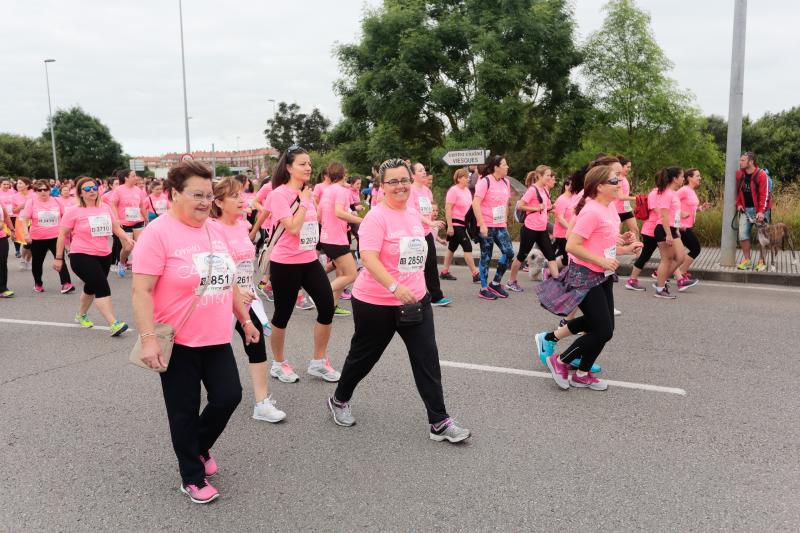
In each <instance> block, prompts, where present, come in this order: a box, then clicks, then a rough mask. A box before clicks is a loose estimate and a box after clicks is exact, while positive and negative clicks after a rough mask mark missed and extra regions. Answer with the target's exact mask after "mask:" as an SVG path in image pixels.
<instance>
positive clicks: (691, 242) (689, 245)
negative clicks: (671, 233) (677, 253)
mask: <svg viewBox="0 0 800 533" xmlns="http://www.w3.org/2000/svg"><path fill="white" fill-rule="evenodd" d="M681 241H683V245H684V246H685V247H686V249H687V250H689V257H691V258H692V259H697V256H699V255H700V241H699V240H698V239H697V235H695V234H694V231H692V228H683V229H681Z"/></svg>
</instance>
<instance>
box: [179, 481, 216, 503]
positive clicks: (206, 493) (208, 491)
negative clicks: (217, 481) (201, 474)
mask: <svg viewBox="0 0 800 533" xmlns="http://www.w3.org/2000/svg"><path fill="white" fill-rule="evenodd" d="M181 492H182V493H184V494H186V495H187V496H188V497H189V499H190V500H192V502H193V503H211V502H213V501H214V500H216V499H217V498H219V491H218V490H217V489H215V488H214V487H212V486H211V483H209V482H208V481H205V480H204V481H203V485H202V486H200V485H192V484H189V485H184V484H181Z"/></svg>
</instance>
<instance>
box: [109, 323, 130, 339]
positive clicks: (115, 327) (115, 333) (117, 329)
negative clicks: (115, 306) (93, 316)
mask: <svg viewBox="0 0 800 533" xmlns="http://www.w3.org/2000/svg"><path fill="white" fill-rule="evenodd" d="M108 329H109V330H111V336H112V337H119V336H120V335H121V334H122V332H123V331H125V330H126V329H128V324H126V323H125V322H122V321H121V320H115V321H114V323H113V324H111V327H110V328H108Z"/></svg>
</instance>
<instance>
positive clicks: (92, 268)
mask: <svg viewBox="0 0 800 533" xmlns="http://www.w3.org/2000/svg"><path fill="white" fill-rule="evenodd" d="M111 255H112V254H108V255H89V254H79V253H71V254H69V264H70V266H71V267H72V271H73V272H75V275H76V276H78V277H79V278H81V281H83V294H88V295H90V296H94V297H95V298H105V297H106V296H111V287H109V286H108V271H109V270H110V269H111ZM64 268H66V265H65V266H64Z"/></svg>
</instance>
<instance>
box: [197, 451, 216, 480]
mask: <svg viewBox="0 0 800 533" xmlns="http://www.w3.org/2000/svg"><path fill="white" fill-rule="evenodd" d="M200 462H201V463H203V467H204V468H205V469H206V477H211V476H213V475H215V474H216V473H217V472H219V467H218V466H217V461H216V460H215V459H214V458H213V457H212V456H211V454H210V453H209V454H208V459H206V458H205V457H203V456H202V455H201V456H200Z"/></svg>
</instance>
